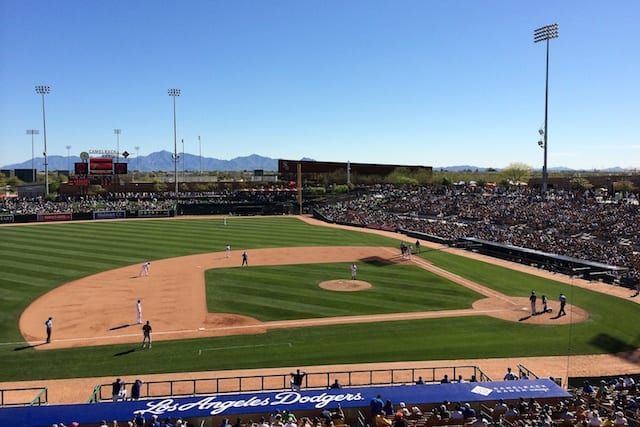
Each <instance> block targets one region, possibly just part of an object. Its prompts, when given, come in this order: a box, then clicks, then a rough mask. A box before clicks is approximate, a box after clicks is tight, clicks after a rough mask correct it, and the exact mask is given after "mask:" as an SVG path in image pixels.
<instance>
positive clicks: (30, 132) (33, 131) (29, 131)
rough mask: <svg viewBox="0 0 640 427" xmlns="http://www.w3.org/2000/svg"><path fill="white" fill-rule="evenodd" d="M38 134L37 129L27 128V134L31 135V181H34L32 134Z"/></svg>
mask: <svg viewBox="0 0 640 427" xmlns="http://www.w3.org/2000/svg"><path fill="white" fill-rule="evenodd" d="M38 134H40V131H39V130H38V129H27V135H31V182H36V166H35V163H36V160H35V159H36V152H35V149H34V145H33V135H38Z"/></svg>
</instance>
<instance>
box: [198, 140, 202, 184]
mask: <svg viewBox="0 0 640 427" xmlns="http://www.w3.org/2000/svg"><path fill="white" fill-rule="evenodd" d="M198 151H199V154H200V175H201V176H202V143H201V142H200V135H198Z"/></svg>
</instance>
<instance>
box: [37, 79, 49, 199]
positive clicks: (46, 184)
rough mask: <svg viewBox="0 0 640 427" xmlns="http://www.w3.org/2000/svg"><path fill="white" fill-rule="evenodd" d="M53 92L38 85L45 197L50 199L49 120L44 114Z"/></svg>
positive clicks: (47, 87) (46, 87)
mask: <svg viewBox="0 0 640 427" xmlns="http://www.w3.org/2000/svg"><path fill="white" fill-rule="evenodd" d="M50 92H51V87H49V86H46V85H37V86H36V93H37V94H38V95H42V137H43V141H44V153H43V155H44V195H45V197H49V158H48V156H47V120H46V118H45V114H44V96H45V95H48V94H49V93H50Z"/></svg>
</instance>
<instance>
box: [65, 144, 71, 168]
mask: <svg viewBox="0 0 640 427" xmlns="http://www.w3.org/2000/svg"><path fill="white" fill-rule="evenodd" d="M65 148H66V149H67V172H69V173H71V164H69V158H70V157H71V154H70V151H71V146H70V145H67V146H65Z"/></svg>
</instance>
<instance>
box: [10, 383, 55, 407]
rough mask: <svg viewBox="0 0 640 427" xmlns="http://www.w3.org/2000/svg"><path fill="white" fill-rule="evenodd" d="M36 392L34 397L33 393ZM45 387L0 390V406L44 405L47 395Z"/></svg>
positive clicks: (46, 401)
mask: <svg viewBox="0 0 640 427" xmlns="http://www.w3.org/2000/svg"><path fill="white" fill-rule="evenodd" d="M36 390H37V391H38V394H36V396H35V397H32V396H33V392H34V391H36ZM48 393H49V392H48V390H47V388H46V387H26V388H9V389H0V406H33V405H46V404H47V403H48V399H49V395H48Z"/></svg>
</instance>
